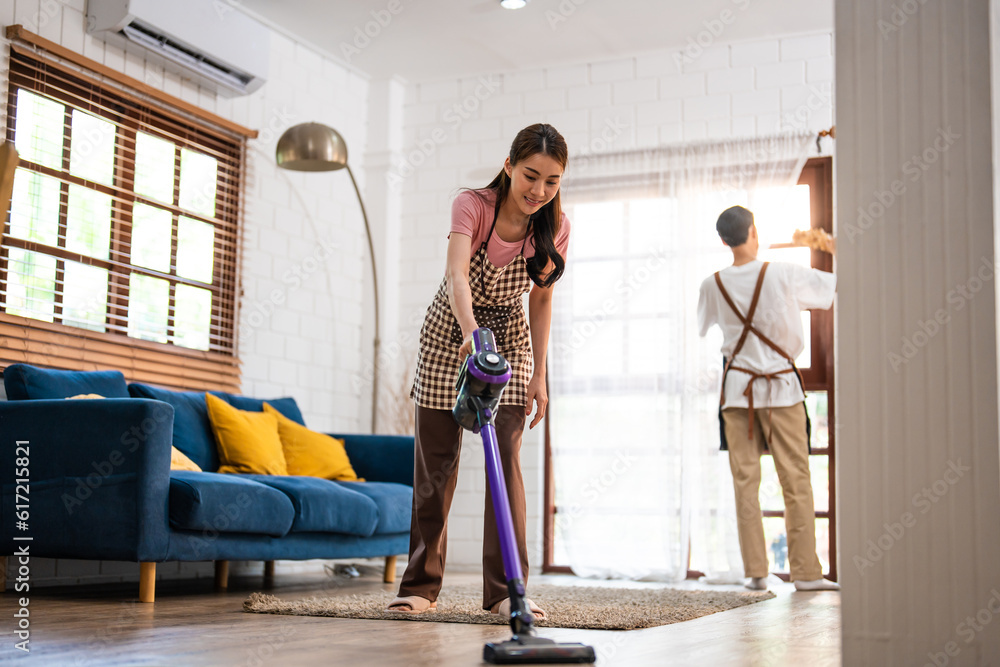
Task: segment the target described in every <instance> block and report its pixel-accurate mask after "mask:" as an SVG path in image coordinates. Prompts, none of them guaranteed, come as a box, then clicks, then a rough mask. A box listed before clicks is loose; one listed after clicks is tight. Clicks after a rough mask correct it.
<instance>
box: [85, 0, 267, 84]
mask: <svg viewBox="0 0 1000 667" xmlns="http://www.w3.org/2000/svg"><path fill="white" fill-rule="evenodd" d="M87 30H88V32H90V33H92V34H94V35H95V36H97V37H100V38H102V39H105V40H108V41H111V42H117V43H119V44H122V43H124V44H136V45H139V46H141V47H143V48H145V49H147V54H153V56H154V58H153V59H156V60H158V61H159V62H161V63H162V64H164V65H165V66H167V67H176V66H180V67H182V68H183V70H180V71H179V73H180V74H182V75H187V76H190V75H191V74H194V75H195V77H196V78H197V80H198V82H199V83H201V84H203V85H205V84H207V85H208V86H210V87H212V88H214V89H215V90H217V91H219V92H220V93H223V94H229V95H231V94H232V93H236V94H239V95H247V94H249V93H252V92H253V91H255V90H257V89H258V88H260V87H261V86H262V85H263V84H264V80H265V78H266V76H267V64H268V63H267V61H268V51H269V45H270V44H269V34H268V29H267V28H265V27H264V26H263V25H261V24H260V23H258V22H257V21H255V20H253V19H252V18H250V17H249V16H247V15H246V14H244V13H243V12H241V11H240V10H239V9H237V8H236V7H235V6H234V4H230V2H228V0H169V1H166V0H88V2H87Z"/></svg>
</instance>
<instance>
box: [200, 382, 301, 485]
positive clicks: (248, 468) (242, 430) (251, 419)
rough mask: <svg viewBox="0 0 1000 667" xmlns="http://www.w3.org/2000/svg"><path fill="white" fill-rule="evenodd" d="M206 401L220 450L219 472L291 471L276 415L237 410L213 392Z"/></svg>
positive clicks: (277, 472) (261, 472)
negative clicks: (282, 444) (286, 462)
mask: <svg viewBox="0 0 1000 667" xmlns="http://www.w3.org/2000/svg"><path fill="white" fill-rule="evenodd" d="M205 404H206V406H207V407H208V420H209V421H210V422H212V432H213V433H214V434H215V444H216V446H217V447H218V451H219V472H223V473H255V474H258V475H287V474H288V468H287V467H286V465H285V455H284V454H283V453H282V452H281V440H280V438H279V437H278V420H277V419H276V418H275V416H274V415H272V414H268V413H266V412H248V411H246V410H237V409H236V408H234V407H233V406H231V405H229V403H226V402H225V401H224V400H222V399H221V398H219V397H218V396H213V395H212V394H209V393H206V394H205Z"/></svg>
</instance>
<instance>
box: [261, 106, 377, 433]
mask: <svg viewBox="0 0 1000 667" xmlns="http://www.w3.org/2000/svg"><path fill="white" fill-rule="evenodd" d="M275 159H276V160H277V162H278V166H279V167H281V168H282V169H291V170H292V171H339V170H341V169H347V173H348V175H349V176H350V177H351V185H353V186H354V193H355V194H356V195H357V197H358V204H360V205H361V217H362V218H363V219H364V221H365V236H366V237H367V239H368V252H369V254H370V255H371V262H372V291H373V293H374V295H375V299H374V301H375V339H374V341H373V343H372V345H373V348H374V349H373V353H372V433H375V432H376V430H375V426H376V422H377V415H378V380H379V377H378V376H379V372H378V354H379V345H380V340H379V333H380V332H379V307H378V272H377V271H376V270H375V246H374V245H373V244H372V231H371V226H370V225H369V224H368V213H367V212H366V211H365V203H364V201H363V200H362V199H361V191H360V190H358V182H357V181H356V180H354V172H353V171H351V166H350V165H349V164H348V163H347V143H346V142H345V141H344V138H343V137H342V136H340V133H339V132H337V131H336V130H335V129H333V128H332V127H327V126H326V125H323V124H322V123H301V124H299V125H294V126H292V127H290V128H288V129H287V130H285V133H284V134H282V135H281V138H280V139H278V147H277V149H276V151H275Z"/></svg>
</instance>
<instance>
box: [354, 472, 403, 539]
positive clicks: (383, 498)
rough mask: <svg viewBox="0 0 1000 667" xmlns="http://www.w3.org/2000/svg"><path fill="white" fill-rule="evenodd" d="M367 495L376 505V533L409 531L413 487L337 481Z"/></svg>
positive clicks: (382, 483) (389, 483) (383, 483)
mask: <svg viewBox="0 0 1000 667" xmlns="http://www.w3.org/2000/svg"><path fill="white" fill-rule="evenodd" d="M337 484H340V485H341V486H343V487H345V488H347V489H350V490H351V491H355V492H357V493H360V494H362V495H365V496H367V497H368V498H369V499H371V501H372V502H374V503H375V506H376V507H378V526H376V527H375V534H376V535H386V534H388V533H408V532H410V516H411V512H412V505H413V487H410V486H406V485H404V484H394V483H393V482H337Z"/></svg>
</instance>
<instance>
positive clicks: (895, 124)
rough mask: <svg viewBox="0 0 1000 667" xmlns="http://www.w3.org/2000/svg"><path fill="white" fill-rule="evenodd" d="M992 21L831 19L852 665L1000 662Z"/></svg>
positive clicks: (904, 13) (842, 4)
mask: <svg viewBox="0 0 1000 667" xmlns="http://www.w3.org/2000/svg"><path fill="white" fill-rule="evenodd" d="M989 10H990V0H948V1H947V2H923V1H922V0H905V1H902V2H900V1H899V0H837V1H836V5H835V20H836V29H835V48H834V51H835V54H836V55H835V58H836V61H835V62H836V67H835V71H836V85H835V90H836V102H835V109H836V116H837V118H836V122H837V161H836V184H837V236H838V237H839V241H838V258H837V273H838V276H839V287H838V293H839V295H838V326H837V334H836V335H837V361H838V366H837V373H838V377H837V387H838V392H837V400H838V404H837V405H838V415H837V421H838V424H837V428H838V429H839V430H838V436H839V437H838V440H837V443H838V475H837V476H838V479H839V488H838V495H837V498H838V501H839V502H838V509H839V512H840V551H839V554H840V572H841V582H842V584H843V588H844V590H843V593H842V596H843V600H842V614H843V664H844V665H851V666H852V667H853V666H855V665H873V666H879V667H882V666H888V665H939V666H942V665H987V664H996V660H997V656H998V655H1000V518H998V517H1000V447H998V426H997V399H998V396H997V331H996V328H997V317H996V315H997V313H996V298H995V297H996V289H995V284H996V273H997V256H996V254H995V251H994V247H995V246H994V224H993V220H994V210H993V206H994V197H993V189H994V175H993V159H992V158H993V152H992V144H991V134H992V118H991V113H990V109H991V75H990V12H989ZM995 39H996V37H994V40H995Z"/></svg>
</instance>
